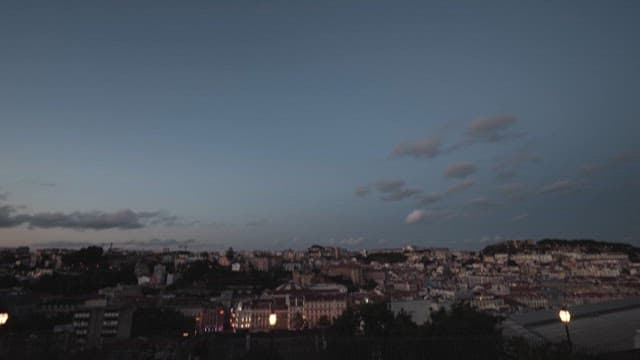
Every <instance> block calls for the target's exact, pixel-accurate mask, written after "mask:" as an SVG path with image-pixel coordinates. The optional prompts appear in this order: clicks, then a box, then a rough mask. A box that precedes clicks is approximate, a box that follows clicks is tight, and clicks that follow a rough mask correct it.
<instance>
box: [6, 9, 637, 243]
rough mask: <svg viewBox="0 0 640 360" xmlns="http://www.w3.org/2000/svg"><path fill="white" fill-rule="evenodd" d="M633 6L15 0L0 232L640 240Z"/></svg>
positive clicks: (73, 238)
mask: <svg viewBox="0 0 640 360" xmlns="http://www.w3.org/2000/svg"><path fill="white" fill-rule="evenodd" d="M187 3H188V5H187ZM132 4H135V6H133V5H132ZM638 19H640V2H638V1H612V2H605V1H531V2H528V5H526V4H524V2H520V1H518V2H514V1H500V2H492V1H483V2H478V1H437V2H436V1H385V2H378V1H344V0H342V1H301V0H296V1H293V0H292V1H207V2H204V1H202V2H199V1H188V2H174V1H157V0H154V1H86V0H83V1H65V2H58V1H39V2H34V1H24V0H21V1H2V2H1V3H0V51H1V52H0V55H1V56H0V124H1V127H0V246H16V245H30V246H58V245H67V246H71V245H73V244H75V245H78V246H79V245H84V244H88V243H96V244H100V243H110V242H113V243H115V244H116V245H122V246H148V247H162V246H173V247H175V246H177V245H178V244H182V243H186V244H188V245H189V248H190V249H200V248H201V249H205V248H211V249H221V248H225V247H228V246H233V247H234V248H240V249H242V248H245V249H246V248H260V249H284V248H290V247H293V248H304V247H307V246H309V245H311V244H315V243H317V244H323V245H329V244H333V245H339V246H344V247H348V248H363V247H390V246H398V245H405V244H415V245H419V246H439V247H450V248H458V249H478V248H481V247H483V246H485V245H487V244H489V243H492V242H495V241H499V240H503V239H540V238H545V237H557V238H593V239H599V240H608V241H618V242H629V243H634V244H636V245H640V141H638V137H639V135H640V21H638Z"/></svg>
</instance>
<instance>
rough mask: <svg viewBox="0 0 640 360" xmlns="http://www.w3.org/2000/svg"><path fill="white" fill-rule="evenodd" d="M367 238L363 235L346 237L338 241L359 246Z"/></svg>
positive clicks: (343, 244) (349, 245)
mask: <svg viewBox="0 0 640 360" xmlns="http://www.w3.org/2000/svg"><path fill="white" fill-rule="evenodd" d="M364 241H365V239H364V238H362V237H359V238H346V239H342V240H339V241H338V244H339V245H341V246H345V247H354V246H359V245H362V244H363V243H364Z"/></svg>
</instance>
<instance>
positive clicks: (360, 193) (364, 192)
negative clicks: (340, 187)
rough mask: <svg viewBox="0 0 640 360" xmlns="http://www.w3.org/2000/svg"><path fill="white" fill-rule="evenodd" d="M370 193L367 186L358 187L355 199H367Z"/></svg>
mask: <svg viewBox="0 0 640 360" xmlns="http://www.w3.org/2000/svg"><path fill="white" fill-rule="evenodd" d="M370 193H371V188H370V187H369V186H366V185H365V186H358V187H356V189H355V191H354V194H355V195H356V196H357V197H367V196H369V194H370Z"/></svg>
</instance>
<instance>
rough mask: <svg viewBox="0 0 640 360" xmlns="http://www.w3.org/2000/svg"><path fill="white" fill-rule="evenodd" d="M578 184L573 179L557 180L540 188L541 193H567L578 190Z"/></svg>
mask: <svg viewBox="0 0 640 360" xmlns="http://www.w3.org/2000/svg"><path fill="white" fill-rule="evenodd" d="M579 187H580V185H579V184H578V183H577V182H575V181H573V180H558V181H556V182H553V183H551V184H549V185H546V186H544V187H543V188H542V189H540V193H541V194H553V193H569V192H573V191H575V190H578V188H579Z"/></svg>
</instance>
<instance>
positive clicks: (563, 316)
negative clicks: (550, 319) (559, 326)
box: [558, 307, 572, 349]
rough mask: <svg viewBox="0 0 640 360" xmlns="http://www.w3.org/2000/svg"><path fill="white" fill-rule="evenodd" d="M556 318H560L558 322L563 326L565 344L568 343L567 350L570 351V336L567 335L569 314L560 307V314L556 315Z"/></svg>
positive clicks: (565, 309) (569, 320)
mask: <svg viewBox="0 0 640 360" xmlns="http://www.w3.org/2000/svg"><path fill="white" fill-rule="evenodd" d="M558 316H559V317H560V321H561V322H562V323H563V324H564V330H565V332H566V333H567V342H568V343H569V349H571V346H572V344H571V335H569V322H571V313H570V312H569V310H568V309H567V308H565V307H562V308H561V309H560V312H559V313H558Z"/></svg>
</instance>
